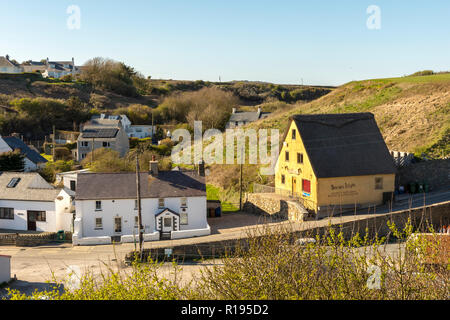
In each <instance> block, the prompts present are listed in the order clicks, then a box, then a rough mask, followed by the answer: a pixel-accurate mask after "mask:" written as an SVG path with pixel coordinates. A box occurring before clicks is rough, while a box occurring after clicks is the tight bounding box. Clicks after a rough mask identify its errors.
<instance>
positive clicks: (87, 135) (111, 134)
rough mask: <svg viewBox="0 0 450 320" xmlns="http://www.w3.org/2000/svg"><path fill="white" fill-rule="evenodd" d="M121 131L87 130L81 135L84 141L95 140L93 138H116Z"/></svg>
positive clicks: (112, 129)
mask: <svg viewBox="0 0 450 320" xmlns="http://www.w3.org/2000/svg"><path fill="white" fill-rule="evenodd" d="M118 132H119V129H116V128H108V129H100V128H99V129H97V128H96V129H94V128H91V129H85V130H83V132H82V133H81V138H82V139H93V138H115V137H116V136H117V133H118Z"/></svg>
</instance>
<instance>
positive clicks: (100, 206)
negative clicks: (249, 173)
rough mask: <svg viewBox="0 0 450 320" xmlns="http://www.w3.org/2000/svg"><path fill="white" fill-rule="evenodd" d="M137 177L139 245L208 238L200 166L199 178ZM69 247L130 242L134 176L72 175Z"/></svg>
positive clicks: (134, 232) (154, 165) (134, 231)
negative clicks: (72, 213) (73, 214)
mask: <svg viewBox="0 0 450 320" xmlns="http://www.w3.org/2000/svg"><path fill="white" fill-rule="evenodd" d="M150 168H151V170H150V172H141V173H140V190H141V208H142V211H141V212H142V225H143V227H144V241H155V240H160V239H180V238H189V237H196V236H204V235H209V234H210V227H209V225H208V221H207V202H206V185H205V177H204V170H203V169H202V168H203V166H202V165H200V166H199V172H198V173H197V172H182V171H164V172H159V171H158V162H156V161H152V162H150ZM75 201H76V205H75V206H76V219H75V231H74V234H73V244H74V245H86V244H108V243H111V241H112V239H115V240H116V241H121V242H133V241H136V239H137V237H138V234H139V229H138V201H137V189H136V174H135V173H89V174H79V175H78V187H77V194H76V197H75Z"/></svg>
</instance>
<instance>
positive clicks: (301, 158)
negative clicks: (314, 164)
mask: <svg viewBox="0 0 450 320" xmlns="http://www.w3.org/2000/svg"><path fill="white" fill-rule="evenodd" d="M297 163H300V164H302V163H303V153H297Z"/></svg>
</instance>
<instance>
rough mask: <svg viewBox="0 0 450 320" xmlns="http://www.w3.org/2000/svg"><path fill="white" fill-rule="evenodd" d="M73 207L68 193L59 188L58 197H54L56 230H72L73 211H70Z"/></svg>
mask: <svg viewBox="0 0 450 320" xmlns="http://www.w3.org/2000/svg"><path fill="white" fill-rule="evenodd" d="M72 208H73V203H72V199H71V197H70V195H69V194H67V193H66V192H65V191H64V190H61V192H60V193H59V195H58V197H57V198H56V199H55V211H56V224H55V227H56V230H57V231H60V230H64V231H72V221H73V215H74V214H73V213H71V212H70V211H71V210H72Z"/></svg>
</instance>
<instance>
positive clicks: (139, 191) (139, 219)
mask: <svg viewBox="0 0 450 320" xmlns="http://www.w3.org/2000/svg"><path fill="white" fill-rule="evenodd" d="M139 171H140V169H139V148H138V149H136V190H137V209H138V224H139V252H140V257H139V259H140V261H142V243H143V242H144V235H143V233H142V232H143V229H144V227H143V225H142V208H141V183H140V182H141V177H140V173H139Z"/></svg>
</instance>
